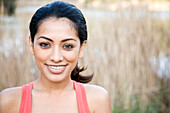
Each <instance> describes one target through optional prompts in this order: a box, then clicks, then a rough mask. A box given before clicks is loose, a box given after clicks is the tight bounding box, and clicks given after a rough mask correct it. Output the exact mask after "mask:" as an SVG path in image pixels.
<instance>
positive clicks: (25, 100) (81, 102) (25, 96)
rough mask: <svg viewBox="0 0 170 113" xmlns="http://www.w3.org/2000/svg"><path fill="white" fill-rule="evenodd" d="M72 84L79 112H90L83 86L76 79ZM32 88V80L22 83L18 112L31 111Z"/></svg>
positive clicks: (29, 112) (25, 112)
mask: <svg viewBox="0 0 170 113" xmlns="http://www.w3.org/2000/svg"><path fill="white" fill-rule="evenodd" d="M73 84H74V88H75V92H76V98H77V104H78V110H79V113H90V112H89V108H88V104H87V99H86V92H85V88H84V86H83V84H82V83H78V82H76V81H73ZM32 88H33V83H32V82H31V83H29V84H26V85H23V87H22V98H21V105H20V112H19V113H31V104H32Z"/></svg>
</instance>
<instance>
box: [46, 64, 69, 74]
mask: <svg viewBox="0 0 170 113" xmlns="http://www.w3.org/2000/svg"><path fill="white" fill-rule="evenodd" d="M46 66H47V69H48V70H49V71H50V72H51V73H53V74H60V73H62V72H63V71H64V70H65V68H66V66H67V65H58V66H57V65H46Z"/></svg>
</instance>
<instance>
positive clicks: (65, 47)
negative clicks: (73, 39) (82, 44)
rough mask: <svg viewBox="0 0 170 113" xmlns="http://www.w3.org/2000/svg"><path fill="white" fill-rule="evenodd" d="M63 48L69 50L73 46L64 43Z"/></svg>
mask: <svg viewBox="0 0 170 113" xmlns="http://www.w3.org/2000/svg"><path fill="white" fill-rule="evenodd" d="M63 48H64V49H68V50H71V49H73V48H74V46H73V45H72V44H65V45H63Z"/></svg>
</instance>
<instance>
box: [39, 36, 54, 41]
mask: <svg viewBox="0 0 170 113" xmlns="http://www.w3.org/2000/svg"><path fill="white" fill-rule="evenodd" d="M40 38H43V39H46V40H49V41H51V42H53V40H51V39H50V38H47V37H45V36H40V37H39V38H38V39H40ZM38 39H37V40H38Z"/></svg>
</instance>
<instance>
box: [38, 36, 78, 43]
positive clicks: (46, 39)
mask: <svg viewBox="0 0 170 113" xmlns="http://www.w3.org/2000/svg"><path fill="white" fill-rule="evenodd" d="M40 38H43V39H46V40H49V41H51V42H53V40H51V39H50V38H47V37H45V36H40V37H38V39H40ZM38 39H37V40H38ZM69 40H73V41H75V42H76V41H77V40H76V39H74V38H67V39H64V40H62V41H61V42H66V41H69Z"/></svg>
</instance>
